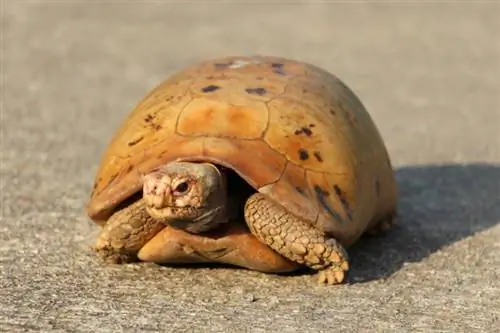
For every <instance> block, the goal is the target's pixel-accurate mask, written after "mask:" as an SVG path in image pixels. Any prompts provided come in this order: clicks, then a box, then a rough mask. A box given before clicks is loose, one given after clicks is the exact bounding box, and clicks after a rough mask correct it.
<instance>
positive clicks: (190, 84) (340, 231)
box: [87, 55, 398, 285]
mask: <svg viewBox="0 0 500 333" xmlns="http://www.w3.org/2000/svg"><path fill="white" fill-rule="evenodd" d="M397 206H398V195H397V185H396V180H395V175H394V171H393V168H392V165H391V160H390V157H389V154H388V151H387V149H386V147H385V144H384V141H383V139H382V137H381V134H380V132H379V131H378V129H377V128H376V125H375V123H374V122H373V120H372V118H371V116H370V115H369V114H368V112H367V110H366V109H365V107H364V105H363V104H362V102H361V101H360V100H359V98H358V97H357V96H356V95H355V93H354V92H353V91H352V90H351V89H350V88H349V87H347V86H346V85H345V84H344V83H343V82H342V81H341V80H340V79H339V78H337V77H336V76H335V75H333V74H332V73H330V72H328V71H326V70H324V69H322V68H320V67H317V66H315V65H313V64H310V63H306V62H302V61H299V60H293V59H289V58H284V57H278V56H265V55H263V56H226V57H219V58H212V59H208V60H204V61H200V62H198V63H195V64H192V65H190V66H188V67H187V68H185V69H183V70H180V71H178V72H177V73H175V74H173V75H172V76H170V77H169V78H167V79H166V80H165V81H163V82H161V83H160V84H159V85H158V86H157V87H155V88H154V89H153V90H152V91H150V92H149V94H148V95H147V96H146V97H144V98H143V99H142V100H141V101H140V102H139V103H138V104H137V105H136V107H135V109H134V110H133V111H132V112H131V113H130V114H129V115H128V117H127V118H126V119H125V121H124V123H123V124H122V126H121V127H120V129H119V130H118V131H117V133H116V134H115V135H114V137H113V138H112V140H111V142H110V144H109V146H108V147H107V150H106V151H105V153H104V155H103V157H102V160H101V164H100V167H99V169H98V171H97V174H96V178H95V183H94V188H93V191H92V194H91V198H90V201H89V203H88V206H87V214H88V215H89V217H90V218H91V219H92V220H93V221H94V222H95V223H97V224H99V225H100V226H102V231H101V233H100V235H99V236H98V239H97V242H96V243H95V245H94V246H93V249H94V250H95V251H96V252H97V253H98V254H99V255H100V256H101V257H102V258H104V259H105V260H106V261H108V262H114V263H124V262H133V261H149V262H155V263H163V264H165V263H166V264H178V263H180V264H182V263H199V262H212V263H224V264H231V265H235V266H240V267H244V268H248V269H254V270H258V271H262V272H270V273H282V272H292V271H295V270H297V269H300V268H306V269H307V268H308V269H310V270H312V271H314V272H317V274H316V275H317V279H318V282H319V283H322V284H329V285H333V284H339V283H342V282H343V281H344V280H345V275H346V273H347V272H348V270H349V258H348V254H347V250H346V249H347V248H348V247H349V246H350V245H352V244H353V243H354V242H355V241H357V240H358V239H359V238H360V237H361V236H362V235H363V234H366V233H371V232H375V231H379V230H385V229H387V228H389V227H390V226H391V225H392V224H393V223H394V221H395V219H396V216H397Z"/></svg>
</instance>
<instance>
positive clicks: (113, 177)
mask: <svg viewBox="0 0 500 333" xmlns="http://www.w3.org/2000/svg"><path fill="white" fill-rule="evenodd" d="M117 177H118V174H117V173H115V174H114V175H113V176H111V178H109V181H108V183H107V184H106V186H104V188H103V190H104V189H106V188H108V187H109V186H110V185H111V184H113V182H114V181H115V179H116V178H117Z"/></svg>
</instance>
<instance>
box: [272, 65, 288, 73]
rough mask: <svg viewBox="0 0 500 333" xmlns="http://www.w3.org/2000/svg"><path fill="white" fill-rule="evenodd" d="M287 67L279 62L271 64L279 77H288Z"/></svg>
mask: <svg viewBox="0 0 500 333" xmlns="http://www.w3.org/2000/svg"><path fill="white" fill-rule="evenodd" d="M284 66H285V65H284V64H282V63H279V62H274V63H272V64H271V68H272V69H273V72H274V73H275V74H278V75H286V72H285V70H284V68H283V67H284Z"/></svg>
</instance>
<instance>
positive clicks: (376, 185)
mask: <svg viewBox="0 0 500 333" xmlns="http://www.w3.org/2000/svg"><path fill="white" fill-rule="evenodd" d="M375 193H377V198H378V197H380V181H379V180H378V179H377V180H376V181H375Z"/></svg>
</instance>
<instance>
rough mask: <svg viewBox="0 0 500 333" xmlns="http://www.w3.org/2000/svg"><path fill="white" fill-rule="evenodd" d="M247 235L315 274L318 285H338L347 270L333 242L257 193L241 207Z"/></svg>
mask: <svg viewBox="0 0 500 333" xmlns="http://www.w3.org/2000/svg"><path fill="white" fill-rule="evenodd" d="M245 219H246V222H247V224H248V226H249V228H250V231H251V232H252V233H253V234H254V235H255V236H256V237H257V238H258V239H259V240H260V241H262V242H264V243H266V244H267V245H268V246H269V247H271V248H272V249H273V250H275V251H277V252H278V253H280V254H281V255H283V256H284V257H286V258H288V259H290V260H292V261H295V262H297V263H299V264H304V265H307V266H308V267H310V268H312V269H314V270H317V271H319V273H318V282H320V283H327V284H338V283H341V282H342V281H343V280H344V275H345V272H347V271H348V269H349V263H348V257H347V253H346V251H345V250H344V248H343V246H342V245H341V244H340V243H339V242H338V241H337V240H336V239H334V238H326V237H325V236H324V234H323V233H322V232H320V231H319V230H318V229H316V228H314V227H313V226H311V225H310V224H309V223H307V222H306V221H303V220H301V219H300V218H298V217H297V216H295V215H292V214H290V213H289V212H287V211H286V210H285V209H284V208H283V207H281V206H280V205H277V204H275V203H273V202H272V201H271V200H269V199H267V198H266V197H265V196H264V195H262V194H260V193H256V194H253V195H252V196H251V197H250V198H249V199H248V200H247V202H246V204H245Z"/></svg>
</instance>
